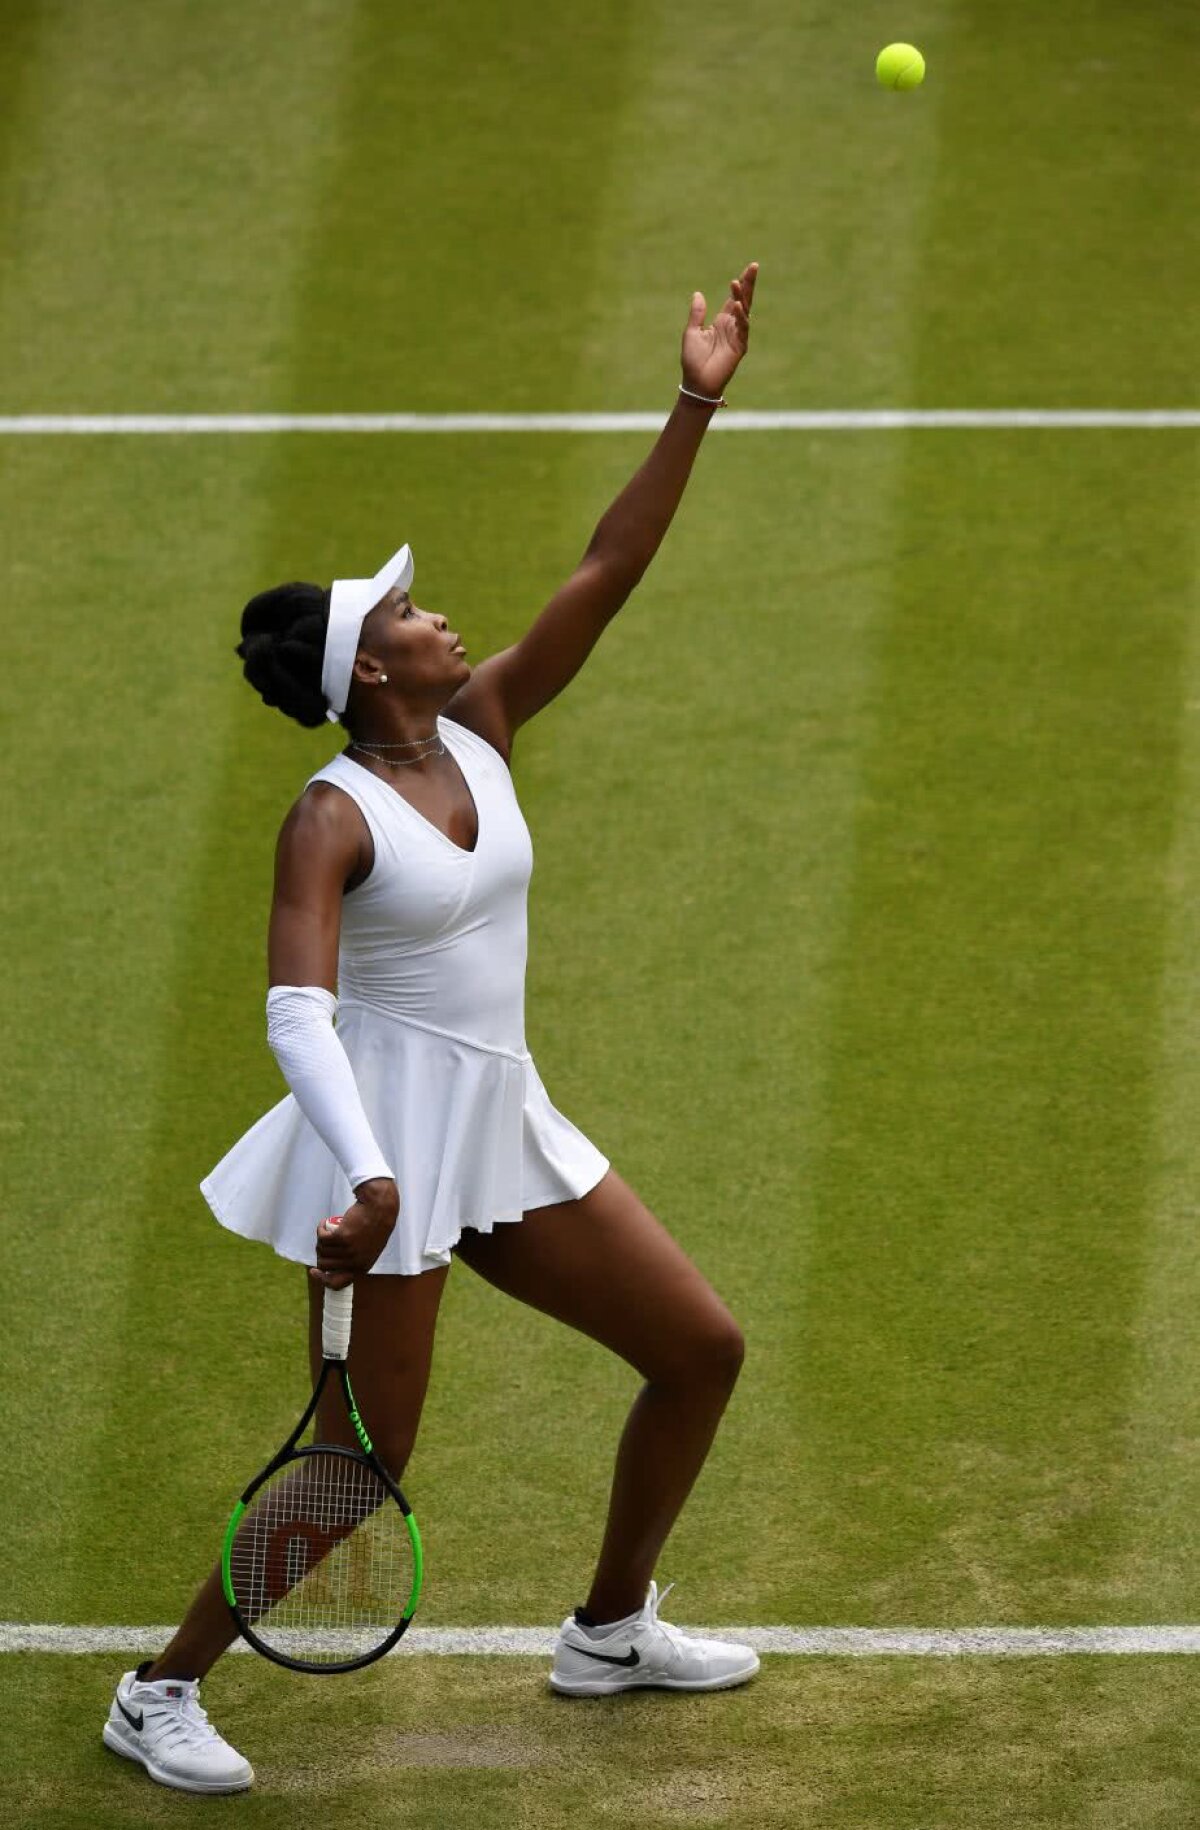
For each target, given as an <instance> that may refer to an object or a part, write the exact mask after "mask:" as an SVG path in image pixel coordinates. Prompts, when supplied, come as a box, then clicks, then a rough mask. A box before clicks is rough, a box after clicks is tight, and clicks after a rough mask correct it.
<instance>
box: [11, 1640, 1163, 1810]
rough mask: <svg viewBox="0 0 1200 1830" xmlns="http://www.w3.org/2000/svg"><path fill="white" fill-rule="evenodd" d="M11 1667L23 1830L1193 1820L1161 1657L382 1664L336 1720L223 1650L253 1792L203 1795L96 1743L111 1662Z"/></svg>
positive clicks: (218, 1679) (15, 1798) (304, 1693)
mask: <svg viewBox="0 0 1200 1830" xmlns="http://www.w3.org/2000/svg"><path fill="white" fill-rule="evenodd" d="M17 1662H18V1660H17V1659H16V1658H13V1659H9V1660H8V1661H6V1663H7V1665H8V1666H9V1667H11V1666H13V1665H14V1664H17ZM19 1672H20V1683H19V1684H14V1683H13V1682H12V1681H11V1680H10V1681H9V1683H8V1685H7V1686H6V1690H7V1692H8V1694H6V1697H5V1719H6V1721H7V1722H8V1724H9V1734H8V1737H7V1739H8V1746H9V1753H8V1755H7V1758H6V1761H5V1769H4V1774H3V1777H0V1811H3V1812H5V1813H6V1814H7V1815H9V1816H11V1818H12V1821H14V1822H19V1823H20V1824H21V1826H22V1830H118V1827H123V1826H126V1825H142V1824H149V1825H158V1824H183V1823H185V1822H187V1823H191V1822H194V1820H195V1816H196V1813H197V1812H198V1811H202V1812H203V1813H204V1814H205V1818H206V1820H207V1819H208V1818H209V1817H210V1816H212V1817H214V1818H215V1817H217V1816H219V1817H220V1818H221V1821H222V1822H224V1821H226V1820H228V1821H233V1820H234V1819H235V1818H236V1821H237V1822H238V1823H239V1824H244V1825H247V1826H252V1827H253V1830H316V1827H317V1826H320V1825H324V1824H328V1823H329V1822H331V1821H332V1822H335V1823H338V1824H341V1823H347V1824H350V1823H366V1824H378V1825H386V1826H389V1827H390V1826H392V1825H400V1824H412V1825H421V1826H425V1825H429V1824H437V1825H438V1826H439V1827H440V1826H445V1827H446V1830H459V1827H460V1826H461V1827H462V1830H475V1827H476V1826H480V1825H486V1826H488V1827H489V1830H491V1827H492V1826H495V1827H496V1830H499V1826H502V1825H511V1824H517V1825H520V1826H523V1827H524V1826H537V1830H566V1827H567V1826H571V1825H577V1824H580V1823H583V1824H589V1825H593V1824H594V1825H608V1824H631V1823H632V1824H638V1825H645V1826H646V1827H647V1830H674V1827H675V1826H679V1825H683V1824H701V1825H703V1826H705V1830H726V1827H728V1830H744V1827H745V1826H749V1825H754V1826H759V1825H762V1826H764V1830H792V1826H794V1825H796V1824H798V1823H802V1824H805V1825H808V1824H811V1825H814V1826H816V1825H819V1826H820V1827H821V1830H865V1827H866V1826H874V1825H877V1824H887V1825H889V1826H898V1827H900V1830H961V1826H962V1825H964V1824H970V1825H971V1826H972V1827H973V1830H975V1827H976V1826H977V1827H978V1830H1007V1827H1008V1826H1010V1825H1013V1824H1020V1825H1021V1826H1022V1827H1023V1830H1127V1827H1128V1826H1129V1825H1131V1824H1137V1825H1139V1826H1144V1825H1155V1826H1158V1825H1162V1826H1168V1825H1177V1824H1182V1823H1186V1822H1188V1821H1189V1813H1190V1811H1191V1809H1192V1804H1193V1800H1194V1795H1195V1772H1196V1753H1197V1748H1196V1731H1195V1727H1194V1724H1193V1722H1192V1720H1191V1718H1192V1715H1193V1713H1194V1712H1193V1711H1192V1709H1191V1698H1192V1689H1193V1679H1192V1673H1191V1670H1190V1666H1189V1664H1188V1663H1187V1662H1183V1661H1180V1660H1178V1659H1165V1658H1155V1659H1136V1660H1135V1659H1120V1658H1118V1659H1073V1658H1062V1659H1041V1660H1032V1661H1027V1660H1021V1659H998V1660H992V1661H982V1660H942V1659H932V1660H921V1659H895V1658H885V1659H874V1660H872V1659H867V1660H858V1659H849V1660H844V1661H839V1660H831V1661H825V1660H817V1661H810V1660H807V1659H803V1660H800V1659H787V1660H785V1659H772V1658H768V1659H767V1660H765V1662H764V1666H763V1671H762V1674H761V1675H760V1677H759V1678H758V1679H757V1680H756V1681H755V1683H754V1684H753V1685H752V1686H750V1687H749V1688H747V1689H745V1690H741V1691H734V1692H730V1693H727V1694H725V1695H718V1696H711V1697H690V1698H683V1697H678V1696H667V1695H663V1694H661V1693H660V1694H658V1695H642V1696H625V1697H614V1698H602V1699H598V1700H596V1701H594V1702H593V1703H591V1704H584V1703H581V1702H578V1701H575V1702H567V1701H564V1700H563V1699H562V1698H559V1697H555V1696H554V1695H553V1694H552V1693H551V1692H550V1691H548V1690H547V1689H546V1688H545V1674H544V1670H543V1668H542V1666H541V1664H540V1662H535V1661H532V1660H529V1659H487V1660H482V1661H481V1660H475V1659H466V1658H428V1659H414V1660H412V1661H411V1662H406V1661H405V1660H404V1659H403V1658H402V1657H400V1658H395V1659H391V1660H386V1661H385V1662H384V1664H383V1665H382V1666H380V1665H376V1666H374V1667H372V1668H371V1669H369V1670H368V1671H365V1672H363V1673H361V1674H360V1675H359V1676H358V1677H357V1678H356V1679H355V1680H354V1683H353V1711H352V1713H351V1712H350V1710H349V1709H347V1708H346V1706H345V1705H344V1704H343V1705H342V1707H341V1708H339V1707H338V1706H337V1704H336V1702H335V1700H334V1698H333V1696H332V1694H331V1693H332V1691H333V1690H334V1689H341V1688H342V1687H340V1686H328V1685H325V1684H319V1683H315V1682H313V1683H307V1682H306V1681H305V1680H303V1679H299V1678H289V1677H286V1676H285V1675H283V1674H282V1673H279V1672H277V1671H274V1670H272V1669H271V1668H269V1667H267V1666H266V1665H265V1664H263V1663H260V1662H259V1661H258V1660H254V1659H248V1658H247V1659H236V1660H232V1661H230V1662H229V1663H228V1664H227V1665H226V1666H224V1667H222V1668H221V1669H220V1672H219V1674H214V1676H213V1678H212V1679H211V1680H210V1682H209V1684H208V1686H207V1687H206V1695H207V1696H208V1706H209V1709H210V1712H211V1713H212V1715H213V1717H214V1720H215V1721H217V1722H218V1724H221V1723H226V1724H228V1722H229V1721H230V1720H236V1722H237V1725H238V1732H239V1736H240V1745H241V1746H242V1748H243V1749H244V1751H245V1752H246V1754H247V1755H248V1756H249V1758H250V1759H251V1762H252V1764H253V1766H254V1768H255V1787H254V1790H253V1791H252V1792H251V1793H249V1794H248V1795H246V1794H243V1795H240V1796H239V1797H237V1798H236V1799H234V1798H228V1799H220V1800H209V1801H201V1800H198V1799H195V1798H187V1797H183V1796H180V1795H179V1794H178V1793H173V1792H170V1791H167V1790H166V1789H165V1788H163V1787H161V1786H156V1785H154V1784H153V1783H152V1782H151V1781H150V1780H148V1779H147V1778H146V1777H145V1776H144V1775H143V1774H141V1773H139V1772H138V1771H137V1770H136V1769H135V1768H134V1767H133V1766H132V1765H131V1764H130V1763H128V1762H126V1761H123V1760H120V1759H118V1757H117V1756H115V1755H112V1754H110V1753H108V1752H107V1751H106V1749H105V1748H104V1747H103V1745H102V1744H101V1741H100V1734H99V1729H100V1723H101V1722H102V1720H103V1716H104V1713H105V1710H106V1708H107V1703H108V1696H109V1685H110V1681H111V1661H109V1660H106V1661H98V1660H95V1659H90V1658H88V1659H85V1658H70V1659H56V1660H45V1659H41V1658H29V1657H25V1656H23V1655H21V1656H20V1659H19ZM209 1693H211V1694H209ZM48 1730H52V1731H53V1745H54V1748H55V1757H54V1761H53V1764H52V1765H51V1764H50V1763H49V1762H48V1761H47V1759H46V1757H45V1751H44V1750H45V1747H46V1745H47V1743H48V1742H49V1740H50V1735H49V1734H48Z"/></svg>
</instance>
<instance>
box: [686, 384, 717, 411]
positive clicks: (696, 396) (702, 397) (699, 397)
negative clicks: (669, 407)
mask: <svg viewBox="0 0 1200 1830" xmlns="http://www.w3.org/2000/svg"><path fill="white" fill-rule="evenodd" d="M679 392H680V393H681V394H686V395H687V397H688V399H689V400H702V401H703V402H704V404H705V406H706V407H723V406H726V405H727V404H728V403H727V402H726V399H725V396H724V394H719V395H718V396H717V398H716V399H715V400H713V399H712V397H711V396H710V395H708V394H693V393H692V390H691V388H685V387H684V385H683V383H682V382H680V384H679Z"/></svg>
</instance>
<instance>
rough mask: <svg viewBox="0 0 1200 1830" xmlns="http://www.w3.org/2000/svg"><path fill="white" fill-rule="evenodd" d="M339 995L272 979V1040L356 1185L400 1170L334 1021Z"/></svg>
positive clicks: (304, 1105) (304, 1107)
mask: <svg viewBox="0 0 1200 1830" xmlns="http://www.w3.org/2000/svg"><path fill="white" fill-rule="evenodd" d="M336 1010H337V999H336V998H335V997H334V995H333V993H332V991H326V989H325V987H324V986H323V985H273V986H272V987H271V989H270V991H268V993H267V1041H268V1043H269V1044H270V1046H271V1050H272V1052H273V1054H274V1056H275V1059H276V1061H278V1063H279V1065H280V1067H281V1068H282V1069H283V1076H284V1079H285V1080H286V1081H287V1083H288V1085H289V1086H290V1087H291V1089H292V1092H293V1093H294V1094H295V1096H296V1104H297V1105H298V1106H299V1108H300V1110H301V1111H302V1112H303V1114H304V1116H305V1118H306V1119H307V1120H308V1122H309V1124H310V1125H311V1126H312V1127H313V1130H314V1131H315V1132H316V1133H317V1135H318V1137H320V1138H322V1139H324V1141H325V1143H326V1144H328V1146H329V1148H330V1150H332V1152H333V1154H334V1156H335V1157H336V1158H337V1160H338V1162H339V1163H340V1164H341V1166H342V1169H343V1171H344V1173H345V1176H346V1180H347V1181H348V1182H349V1184H350V1186H351V1188H357V1187H358V1185H359V1183H360V1182H369V1181H373V1180H374V1179H375V1177H377V1176H386V1177H387V1178H388V1180H389V1181H394V1180H395V1176H394V1175H393V1173H392V1170H391V1169H390V1168H389V1166H388V1164H387V1163H386V1162H385V1161H384V1157H383V1153H382V1151H381V1150H380V1148H379V1145H378V1144H377V1143H376V1142H375V1137H374V1134H373V1132H372V1130H371V1127H370V1125H369V1124H368V1123H367V1115H366V1113H365V1112H364V1111H363V1106H362V1100H361V1099H360V1097H359V1092H358V1086H357V1084H356V1082H355V1079H354V1069H353V1068H352V1067H351V1066H350V1059H349V1056H348V1055H347V1054H346V1051H345V1049H344V1048H343V1047H342V1044H341V1042H340V1040H339V1039H338V1034H337V1031H336V1030H335V1029H334V1027H333V1017H334V1012H335V1011H336Z"/></svg>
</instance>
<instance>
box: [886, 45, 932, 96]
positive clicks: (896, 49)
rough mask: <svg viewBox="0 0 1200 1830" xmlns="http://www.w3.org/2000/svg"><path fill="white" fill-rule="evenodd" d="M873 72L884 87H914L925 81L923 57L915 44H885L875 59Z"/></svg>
mask: <svg viewBox="0 0 1200 1830" xmlns="http://www.w3.org/2000/svg"><path fill="white" fill-rule="evenodd" d="M875 74H876V76H877V77H878V78H879V80H880V82H881V83H882V84H883V86H884V88H885V89H915V88H916V86H917V84H918V83H923V82H924V81H925V59H924V58H923V57H922V56H921V53H920V52H919V51H918V49H917V47H916V45H915V44H889V45H885V46H884V48H883V50H882V51H881V52H880V53H879V56H878V57H877V58H876V59H875Z"/></svg>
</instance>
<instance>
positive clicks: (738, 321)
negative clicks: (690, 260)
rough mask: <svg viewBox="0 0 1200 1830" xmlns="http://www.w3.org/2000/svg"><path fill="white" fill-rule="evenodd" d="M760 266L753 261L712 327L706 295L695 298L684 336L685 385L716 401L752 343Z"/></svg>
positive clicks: (735, 284)
mask: <svg viewBox="0 0 1200 1830" xmlns="http://www.w3.org/2000/svg"><path fill="white" fill-rule="evenodd" d="M757 278H758V262H757V261H751V262H750V265H749V266H748V267H747V268H746V269H745V271H744V272H743V274H742V277H741V279H740V280H733V281H732V282H731V283H730V288H729V297H728V298H727V299H726V301H725V303H724V304H723V305H722V307H721V309H720V311H719V312H718V313H717V315H716V317H715V318H714V319H713V321H712V323H711V324H707V325H706V324H705V322H704V314H705V312H706V311H707V309H708V307H707V306H706V304H705V302H704V294H703V293H702V292H697V293H694V294H693V295H692V310H691V315H690V316H689V318H688V321H687V329H686V330H685V331H684V333H683V385H684V387H685V388H691V389H692V391H693V392H694V393H696V394H707V395H708V396H709V398H710V399H716V397H717V396H718V395H719V394H723V393H724V392H725V388H726V385H727V384H728V382H729V380H730V378H731V377H732V375H733V373H734V371H735V369H736V368H737V365H738V363H739V362H740V361H741V359H742V357H743V356H744V355H745V354H746V348H747V345H748V344H749V341H750V306H751V304H752V302H753V299H754V282H755V280H756V279H757Z"/></svg>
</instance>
